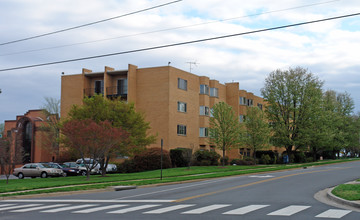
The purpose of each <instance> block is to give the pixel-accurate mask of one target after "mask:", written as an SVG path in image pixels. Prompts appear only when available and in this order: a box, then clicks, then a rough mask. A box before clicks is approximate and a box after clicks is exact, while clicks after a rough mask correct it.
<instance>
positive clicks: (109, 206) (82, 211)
mask: <svg viewBox="0 0 360 220" xmlns="http://www.w3.org/2000/svg"><path fill="white" fill-rule="evenodd" d="M124 206H128V205H108V206H102V207H95V208H90V209H84V210H79V211H74V212H72V213H91V212H97V211H101V210H106V209H113V208H120V207H124Z"/></svg>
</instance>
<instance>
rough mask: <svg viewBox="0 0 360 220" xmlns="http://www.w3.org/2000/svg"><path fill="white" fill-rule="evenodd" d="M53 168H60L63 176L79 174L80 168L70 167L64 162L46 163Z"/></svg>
mask: <svg viewBox="0 0 360 220" xmlns="http://www.w3.org/2000/svg"><path fill="white" fill-rule="evenodd" d="M48 164H49V165H50V166H51V167H53V168H58V169H62V171H63V172H64V174H63V176H77V175H79V174H80V170H79V169H77V168H73V167H70V166H68V165H66V164H58V163H48Z"/></svg>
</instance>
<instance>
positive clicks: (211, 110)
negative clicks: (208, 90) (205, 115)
mask: <svg viewBox="0 0 360 220" xmlns="http://www.w3.org/2000/svg"><path fill="white" fill-rule="evenodd" d="M210 117H214V109H212V108H211V109H210Z"/></svg>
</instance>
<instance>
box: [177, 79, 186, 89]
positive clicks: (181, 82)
mask: <svg viewBox="0 0 360 220" xmlns="http://www.w3.org/2000/svg"><path fill="white" fill-rule="evenodd" d="M178 88H179V89H182V90H187V80H185V79H181V78H178Z"/></svg>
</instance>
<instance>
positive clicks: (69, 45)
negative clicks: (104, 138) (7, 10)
mask: <svg viewBox="0 0 360 220" xmlns="http://www.w3.org/2000/svg"><path fill="white" fill-rule="evenodd" d="M336 1H340V0H332V1H326V2H318V3H313V4H307V5H301V6H296V7H292V8H284V9H278V10H273V11H266V12H262V13H256V14H251V15H245V16H239V17H233V18H225V19H220V20H216V21H208V22H203V23H197V24H191V25H184V26H179V27H173V28H166V29H160V30H154V31H147V32H142V33H136V34H129V35H123V36H118V37H111V38H105V39H99V40H92V41H86V42H79V43H73V44H66V45H59V46H53V47H46V48H40V49H33V50H26V51H19V52H13V53H7V54H1V55H0V57H1V56H9V55H16V54H23V53H31V52H37V51H43V50H50V49H57V48H63V47H71V46H76V45H82V44H91V43H97V42H102V41H109V40H115V39H120V38H126V37H134V36H140V35H146V34H153V33H159V32H165V31H171V30H179V29H184V28H189V27H196V26H201V25H207V24H213V23H219V22H225V21H231V20H236V19H241V18H248V17H255V16H259V15H264V14H271V13H277V12H283V11H289V10H295V9H299V8H306V7H312V6H317V5H323V4H328V3H332V2H336Z"/></svg>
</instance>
